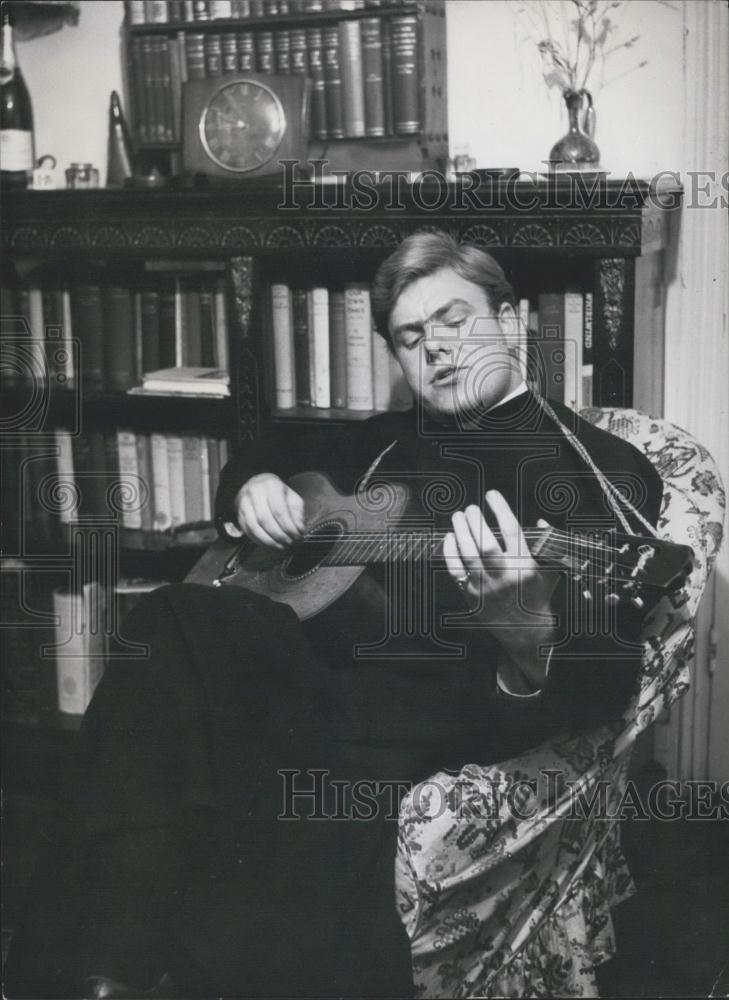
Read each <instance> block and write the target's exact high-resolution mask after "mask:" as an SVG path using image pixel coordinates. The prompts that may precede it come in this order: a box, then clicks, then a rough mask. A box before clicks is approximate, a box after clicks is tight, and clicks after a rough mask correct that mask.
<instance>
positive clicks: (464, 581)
mask: <svg viewBox="0 0 729 1000" xmlns="http://www.w3.org/2000/svg"><path fill="white" fill-rule="evenodd" d="M470 579H471V574H470V573H466V574H465V575H464V576H459V577H456V581H455V582H456V586H457V587H459V588H460V589H461V590H465V589H466V587H467V586H468V583H469V581H470Z"/></svg>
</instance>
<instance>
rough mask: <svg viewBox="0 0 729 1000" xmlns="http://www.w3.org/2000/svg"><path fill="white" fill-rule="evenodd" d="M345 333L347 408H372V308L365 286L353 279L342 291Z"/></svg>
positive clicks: (367, 289)
mask: <svg viewBox="0 0 729 1000" xmlns="http://www.w3.org/2000/svg"><path fill="white" fill-rule="evenodd" d="M344 304H345V328H346V332H347V407H348V409H350V410H372V409H373V408H374V393H373V384H372V310H371V307H370V293H369V288H368V287H367V285H363V284H359V283H355V282H352V283H351V284H348V285H347V286H346V288H345V291H344Z"/></svg>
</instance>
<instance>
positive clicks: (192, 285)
mask: <svg viewBox="0 0 729 1000" xmlns="http://www.w3.org/2000/svg"><path fill="white" fill-rule="evenodd" d="M181 293H182V294H181V304H182V329H183V335H182V364H183V365H189V366H191V367H196V368H197V367H199V366H200V365H202V363H203V362H202V325H201V316H200V287H199V285H198V283H197V279H196V278H191V279H185V280H183V281H181Z"/></svg>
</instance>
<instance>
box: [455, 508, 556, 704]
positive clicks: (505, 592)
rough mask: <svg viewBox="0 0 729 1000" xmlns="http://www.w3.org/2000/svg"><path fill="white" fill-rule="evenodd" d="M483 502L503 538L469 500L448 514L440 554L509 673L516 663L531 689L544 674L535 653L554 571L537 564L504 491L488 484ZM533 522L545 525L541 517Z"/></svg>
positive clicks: (548, 632) (543, 634) (546, 636)
mask: <svg viewBox="0 0 729 1000" xmlns="http://www.w3.org/2000/svg"><path fill="white" fill-rule="evenodd" d="M486 502H487V503H488V505H489V507H490V508H491V510H492V511H493V513H494V516H495V517H496V521H497V523H498V525H499V530H500V532H501V535H502V537H503V544H500V543H499V541H498V540H497V539H496V537H495V536H494V534H493V532H492V531H491V529H490V528H489V526H488V524H487V523H486V520H485V519H484V516H483V514H482V513H481V511H480V510H479V508H478V507H476V506H475V505H472V506H470V507H467V508H466V510H465V511H456V513H455V514H454V515H453V517H452V523H453V531H452V532H449V533H448V535H446V538H445V541H444V544H443V555H444V556H445V559H446V565H447V567H448V571H449V573H450V574H451V576H452V577H453V579H454V581H455V582H456V584H457V585H458V587H459V589H460V590H461V592H462V594H463V595H464V598H465V599H466V600H467V602H468V603H469V605H470V606H471V607H472V608H473V610H474V613H475V615H476V616H477V618H478V619H479V620H480V621H482V622H483V623H484V624H486V625H488V626H489V629H490V630H491V632H492V633H493V635H494V636H495V637H496V639H497V640H498V642H499V644H500V645H501V647H502V649H503V651H504V653H505V655H506V658H507V660H508V661H509V662H508V664H506V665H505V666H506V667H507V669H508V667H511V668H512V669H511V671H510V672H511V673H512V674H513V668H516V670H517V671H518V672H519V673H520V674H521V675H522V677H523V679H524V680H525V681H526V682H527V685H528V686H529V687H530V688H531V689H532V690H536V689H539V688H540V687H541V686H542V684H543V683H544V679H545V676H546V668H547V662H548V657H547V656H544V655H540V650H542V651H543V650H544V649H545V648H546V647H548V646H549V645H550V642H551V639H552V636H553V626H552V613H551V600H552V594H553V593H554V589H555V587H556V585H557V582H558V579H559V577H558V574H557V573H555V572H545V571H543V570H542V569H540V567H539V566H538V565H537V563H536V562H535V560H534V558H533V556H532V554H531V552H530V550H529V546H528V545H527V542H526V539H525V538H524V533H523V531H522V528H521V525H520V524H519V522H518V520H517V519H516V517H515V515H514V513H513V511H512V510H511V508H510V507H509V505H508V503H507V502H506V500H505V499H504V497H503V496H502V495H501V494H500V493H498V492H497V491H496V490H491V491H490V492H488V493H487V494H486ZM538 527H540V528H541V527H543V528H545V529H546V530H548V529H549V525H548V524H547V523H546V522H543V521H540V522H538ZM520 686H521V687H522V690H523V684H522V685H520Z"/></svg>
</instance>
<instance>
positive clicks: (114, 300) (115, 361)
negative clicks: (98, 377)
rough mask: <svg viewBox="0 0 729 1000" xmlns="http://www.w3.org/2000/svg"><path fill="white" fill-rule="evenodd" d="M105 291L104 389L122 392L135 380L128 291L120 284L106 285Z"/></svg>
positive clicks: (130, 293) (131, 310)
mask: <svg viewBox="0 0 729 1000" xmlns="http://www.w3.org/2000/svg"><path fill="white" fill-rule="evenodd" d="M105 292H106V294H105V296H104V329H103V337H102V340H103V345H104V371H105V374H106V388H108V389H111V390H112V391H115V392H126V390H127V389H130V388H131V387H132V386H133V385H134V384H135V381H136V377H135V375H136V373H135V344H134V310H133V300H132V292H131V289H130V288H127V287H124V286H122V285H111V286H107V288H106V289H105ZM99 336H101V331H99Z"/></svg>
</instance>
